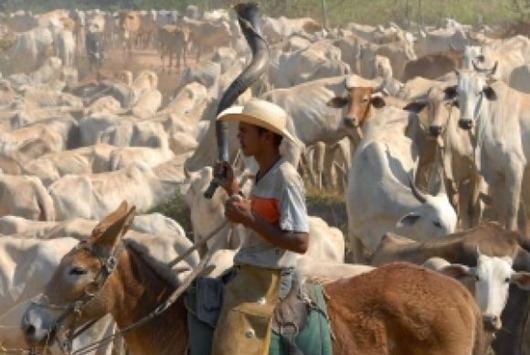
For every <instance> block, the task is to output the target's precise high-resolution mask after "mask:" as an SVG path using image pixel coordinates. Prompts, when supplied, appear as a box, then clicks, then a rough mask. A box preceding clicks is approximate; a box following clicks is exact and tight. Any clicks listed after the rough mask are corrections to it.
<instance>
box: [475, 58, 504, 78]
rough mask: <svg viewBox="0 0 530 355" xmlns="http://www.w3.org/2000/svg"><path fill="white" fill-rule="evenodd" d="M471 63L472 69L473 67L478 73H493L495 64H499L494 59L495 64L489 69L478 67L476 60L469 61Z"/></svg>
mask: <svg viewBox="0 0 530 355" xmlns="http://www.w3.org/2000/svg"><path fill="white" fill-rule="evenodd" d="M471 64H473V69H475V71H477V72H478V73H486V74H487V75H494V74H495V72H496V71H497V66H498V65H499V62H498V61H496V62H495V64H493V67H491V69H484V68H479V67H478V65H477V63H476V61H474V60H473V61H471Z"/></svg>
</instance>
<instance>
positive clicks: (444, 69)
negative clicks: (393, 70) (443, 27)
mask: <svg viewBox="0 0 530 355" xmlns="http://www.w3.org/2000/svg"><path fill="white" fill-rule="evenodd" d="M461 65H462V52H460V51H454V50H449V51H447V52H442V53H434V54H427V55H425V56H423V57H420V58H418V59H416V60H411V61H410V62H407V64H406V65H405V69H404V71H403V78H402V80H403V81H404V82H406V81H408V80H410V79H414V78H415V77H417V76H421V77H423V78H426V79H437V78H439V77H441V76H442V75H445V74H447V73H449V72H451V71H453V70H455V69H457V68H460V67H461Z"/></svg>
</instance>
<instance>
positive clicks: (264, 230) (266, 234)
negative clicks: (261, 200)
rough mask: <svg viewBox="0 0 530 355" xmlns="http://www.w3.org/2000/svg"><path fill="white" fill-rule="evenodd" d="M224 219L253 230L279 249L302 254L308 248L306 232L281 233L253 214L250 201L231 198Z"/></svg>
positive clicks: (227, 203)
mask: <svg viewBox="0 0 530 355" xmlns="http://www.w3.org/2000/svg"><path fill="white" fill-rule="evenodd" d="M225 207H226V210H225V215H226V217H227V218H228V219H229V220H230V221H232V222H234V223H241V224H243V225H244V226H245V227H247V228H250V229H252V230H254V231H255V232H256V233H258V234H259V235H260V236H261V237H263V238H264V239H265V240H267V241H268V242H269V243H271V244H273V245H275V246H277V247H279V248H281V249H286V250H290V251H293V252H295V253H299V254H303V253H305V252H306V251H307V248H308V246H309V234H308V233H306V232H293V231H283V230H281V229H280V228H279V227H277V226H275V225H273V224H270V223H269V222H267V221H266V220H265V219H263V218H262V217H260V216H259V215H257V214H256V213H253V212H252V210H251V208H250V200H246V199H243V198H231V199H229V200H228V201H227V202H226V205H225Z"/></svg>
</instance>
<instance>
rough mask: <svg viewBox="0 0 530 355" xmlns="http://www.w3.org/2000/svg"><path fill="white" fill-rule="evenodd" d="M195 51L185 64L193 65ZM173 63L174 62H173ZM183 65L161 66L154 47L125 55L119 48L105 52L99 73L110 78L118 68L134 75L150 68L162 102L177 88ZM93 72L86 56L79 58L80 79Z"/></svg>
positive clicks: (203, 57)
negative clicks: (169, 67) (178, 66)
mask: <svg viewBox="0 0 530 355" xmlns="http://www.w3.org/2000/svg"><path fill="white" fill-rule="evenodd" d="M195 56H196V53H195V52H194V51H191V53H188V56H187V58H186V64H187V66H195V65H197V63H196V60H195V59H196V58H195ZM209 58H210V55H204V56H201V61H204V60H208V59H209ZM165 65H166V67H167V65H168V59H167V58H165ZM173 65H175V64H173ZM184 69H185V67H184V66H182V67H181V68H180V70H177V69H176V68H175V67H173V68H171V70H168V69H167V68H165V70H164V68H163V67H162V61H161V59H160V54H159V53H158V52H157V51H156V50H155V49H154V48H148V49H135V50H133V52H132V54H131V55H130V56H127V55H126V54H125V53H124V52H123V50H121V49H110V50H108V51H107V53H106V58H105V60H104V61H103V65H102V67H101V68H100V69H99V73H100V75H102V76H104V77H107V78H111V77H113V76H114V74H115V73H116V72H118V71H120V70H130V71H131V72H132V73H133V75H134V76H135V77H136V75H137V74H138V73H139V72H140V71H142V70H152V71H154V72H155V73H157V74H158V79H159V81H158V89H159V90H160V92H161V93H162V95H163V97H164V101H163V104H165V103H166V102H167V100H168V99H169V97H171V96H173V95H174V94H175V90H176V89H177V88H178V85H179V82H180V77H181V74H182V72H183V71H184ZM94 76H95V73H89V71H88V62H87V60H86V58H83V59H82V60H81V64H80V65H79V77H80V80H89V79H90V78H92V77H94Z"/></svg>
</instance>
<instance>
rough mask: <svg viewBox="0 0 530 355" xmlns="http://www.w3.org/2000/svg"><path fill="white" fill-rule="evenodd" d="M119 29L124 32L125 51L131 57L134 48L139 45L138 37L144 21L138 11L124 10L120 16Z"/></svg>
mask: <svg viewBox="0 0 530 355" xmlns="http://www.w3.org/2000/svg"><path fill="white" fill-rule="evenodd" d="M118 16H119V28H120V30H121V31H122V39H123V45H124V48H125V51H126V52H127V53H128V54H129V55H130V54H131V51H132V49H133V46H134V45H136V44H138V35H139V33H140V26H141V24H142V19H141V17H140V13H139V12H138V11H130V10H123V11H120V12H119V14H118Z"/></svg>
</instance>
